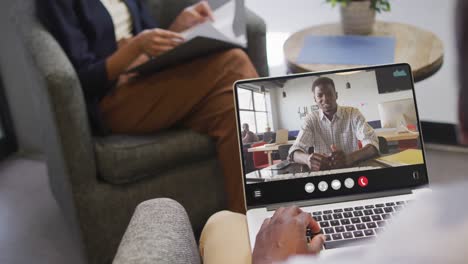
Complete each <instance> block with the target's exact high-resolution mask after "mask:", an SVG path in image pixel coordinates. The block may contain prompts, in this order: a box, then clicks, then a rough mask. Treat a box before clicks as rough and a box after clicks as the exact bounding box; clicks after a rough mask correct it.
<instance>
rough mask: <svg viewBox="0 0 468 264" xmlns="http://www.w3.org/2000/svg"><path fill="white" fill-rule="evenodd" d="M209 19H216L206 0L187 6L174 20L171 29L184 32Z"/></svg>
mask: <svg viewBox="0 0 468 264" xmlns="http://www.w3.org/2000/svg"><path fill="white" fill-rule="evenodd" d="M208 19H211V20H214V18H213V11H212V10H211V7H210V5H209V4H208V2H206V1H200V2H199V3H196V4H194V5H191V6H189V7H187V8H185V9H184V10H183V11H182V12H181V13H180V14H179V15H178V16H177V17H176V19H175V20H174V22H173V23H172V25H171V26H170V27H169V30H171V31H175V32H182V31H184V30H187V29H189V28H191V27H193V26H195V25H197V24H200V23H203V22H205V21H207V20H208Z"/></svg>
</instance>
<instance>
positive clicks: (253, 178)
mask: <svg viewBox="0 0 468 264" xmlns="http://www.w3.org/2000/svg"><path fill="white" fill-rule="evenodd" d="M271 167H272V166H269V167H266V168H264V169H261V170H256V171H253V172H250V173H248V174H247V175H246V180H247V183H256V182H266V181H275V180H280V179H283V176H286V175H290V174H293V175H294V176H292V177H291V176H288V177H289V178H305V177H313V176H314V175H310V173H311V172H312V171H311V170H310V169H309V167H308V166H307V165H304V164H300V163H291V164H290V165H289V166H288V167H286V168H284V169H282V170H272V169H271ZM355 167H375V168H386V167H390V166H388V165H385V164H382V163H380V162H377V161H375V159H370V160H366V161H362V162H359V163H358V164H356V165H355V166H353V167H351V168H355ZM323 172H326V171H323ZM312 173H313V172H312ZM323 176H325V175H323Z"/></svg>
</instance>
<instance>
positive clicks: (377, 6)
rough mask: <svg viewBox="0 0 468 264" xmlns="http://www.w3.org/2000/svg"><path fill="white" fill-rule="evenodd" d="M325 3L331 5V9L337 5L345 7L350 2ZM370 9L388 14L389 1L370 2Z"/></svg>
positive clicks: (334, 0)
mask: <svg viewBox="0 0 468 264" xmlns="http://www.w3.org/2000/svg"><path fill="white" fill-rule="evenodd" d="M325 2H327V3H329V4H331V6H332V7H335V6H336V5H337V4H340V5H341V6H347V5H348V4H349V2H352V0H325ZM369 8H370V9H374V10H375V11H377V12H378V13H380V12H382V11H383V12H390V11H391V7H390V2H389V0H370V6H369Z"/></svg>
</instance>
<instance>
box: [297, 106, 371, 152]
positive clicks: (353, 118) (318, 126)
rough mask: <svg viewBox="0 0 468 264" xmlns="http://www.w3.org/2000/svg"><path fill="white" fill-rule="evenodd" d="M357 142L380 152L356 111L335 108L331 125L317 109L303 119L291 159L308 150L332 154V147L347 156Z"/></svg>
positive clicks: (369, 130)
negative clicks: (294, 155)
mask: <svg viewBox="0 0 468 264" xmlns="http://www.w3.org/2000/svg"><path fill="white" fill-rule="evenodd" d="M359 140H360V141H361V143H362V146H363V147H364V146H366V145H369V144H370V145H373V146H375V148H376V149H379V140H378V138H377V135H376V134H375V132H374V129H372V127H371V126H370V125H369V124H368V123H367V122H366V119H365V118H364V116H363V115H362V114H361V112H359V110H358V109H357V108H354V107H348V106H338V109H337V111H336V113H335V115H334V116H333V119H332V121H330V120H328V118H327V117H326V116H325V114H324V113H323V111H322V110H321V109H319V110H318V111H313V112H312V113H310V114H309V115H307V116H306V118H305V120H304V124H303V127H302V129H301V131H300V132H299V135H298V136H297V139H296V141H295V142H294V144H293V145H292V146H291V148H290V150H289V153H290V157H291V158H292V155H291V154H292V153H293V152H294V151H296V150H300V151H302V152H304V153H307V149H308V147H314V152H315V153H321V154H331V145H335V146H336V147H337V148H338V149H340V150H342V151H343V152H344V153H346V154H349V153H352V152H354V151H356V150H359V147H358V141H359Z"/></svg>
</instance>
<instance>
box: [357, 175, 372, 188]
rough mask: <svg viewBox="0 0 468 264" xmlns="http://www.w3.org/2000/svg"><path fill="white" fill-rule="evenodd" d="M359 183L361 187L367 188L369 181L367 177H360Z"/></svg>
mask: <svg viewBox="0 0 468 264" xmlns="http://www.w3.org/2000/svg"><path fill="white" fill-rule="evenodd" d="M357 182H358V184H359V186H361V187H366V186H367V185H368V184H369V180H368V179H367V177H366V176H361V177H359V178H358V181H357Z"/></svg>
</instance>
